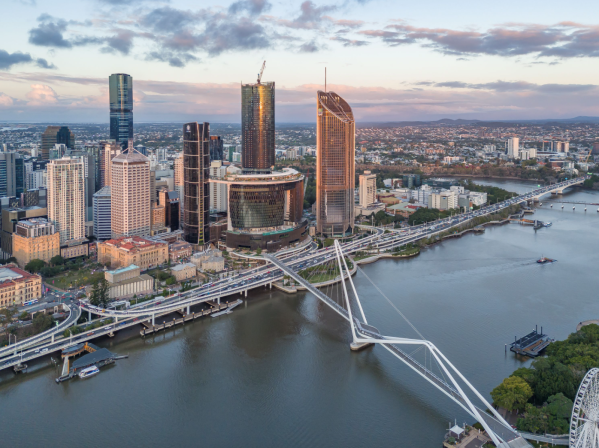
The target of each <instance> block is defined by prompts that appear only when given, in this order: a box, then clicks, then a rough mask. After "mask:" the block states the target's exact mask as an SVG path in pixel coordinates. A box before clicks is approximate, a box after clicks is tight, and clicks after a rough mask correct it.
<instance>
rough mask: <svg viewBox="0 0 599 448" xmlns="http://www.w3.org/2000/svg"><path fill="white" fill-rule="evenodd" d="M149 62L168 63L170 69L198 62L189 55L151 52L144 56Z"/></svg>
mask: <svg viewBox="0 0 599 448" xmlns="http://www.w3.org/2000/svg"><path fill="white" fill-rule="evenodd" d="M146 59H147V60H149V61H162V62H168V64H169V65H170V66H171V67H185V65H186V64H187V63H188V62H192V61H194V62H195V61H199V59H198V58H197V57H195V56H194V55H193V54H191V53H173V52H164V51H163V52H159V51H153V52H151V53H149V54H148V55H147V56H146Z"/></svg>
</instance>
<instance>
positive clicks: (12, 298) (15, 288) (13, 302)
mask: <svg viewBox="0 0 599 448" xmlns="http://www.w3.org/2000/svg"><path fill="white" fill-rule="evenodd" d="M41 297H42V277H41V276H39V275H37V274H30V273H29V272H27V271H24V270H22V269H20V268H18V267H17V266H16V265H14V264H8V265H6V266H0V308H7V307H12V306H20V305H23V303H25V302H28V301H30V300H33V299H40V298H41Z"/></svg>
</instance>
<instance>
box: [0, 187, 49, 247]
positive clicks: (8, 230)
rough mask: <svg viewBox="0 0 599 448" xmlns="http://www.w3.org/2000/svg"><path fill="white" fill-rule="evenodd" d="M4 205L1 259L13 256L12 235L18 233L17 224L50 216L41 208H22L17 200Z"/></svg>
mask: <svg viewBox="0 0 599 448" xmlns="http://www.w3.org/2000/svg"><path fill="white" fill-rule="evenodd" d="M5 199H8V198H0V203H2V220H1V221H2V232H1V233H0V247H1V248H2V254H1V258H3V259H6V258H9V257H11V256H12V235H13V233H15V232H16V231H17V223H18V222H19V221H23V220H24V219H30V218H45V217H47V216H48V209H47V208H45V207H39V206H30V207H22V206H21V205H19V204H20V201H19V200H17V199H16V198H10V200H9V201H7V202H5Z"/></svg>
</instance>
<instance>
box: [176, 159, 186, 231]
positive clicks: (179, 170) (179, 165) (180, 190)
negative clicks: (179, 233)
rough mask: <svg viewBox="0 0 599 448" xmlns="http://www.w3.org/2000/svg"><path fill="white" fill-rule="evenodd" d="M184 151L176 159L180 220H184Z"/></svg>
mask: <svg viewBox="0 0 599 448" xmlns="http://www.w3.org/2000/svg"><path fill="white" fill-rule="evenodd" d="M183 185H184V181H183V153H180V154H179V155H178V156H177V158H176V159H175V191H176V192H177V193H179V221H180V222H181V223H182V222H183V214H184V212H183V203H184V201H183V196H184V194H183V193H184V192H183Z"/></svg>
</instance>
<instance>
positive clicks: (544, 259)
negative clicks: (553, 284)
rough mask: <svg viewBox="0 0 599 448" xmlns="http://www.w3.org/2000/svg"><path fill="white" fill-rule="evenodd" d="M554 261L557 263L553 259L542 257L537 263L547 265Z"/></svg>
mask: <svg viewBox="0 0 599 448" xmlns="http://www.w3.org/2000/svg"><path fill="white" fill-rule="evenodd" d="M554 261H557V260H554V259H553V258H547V257H541V258H539V259H538V260H537V263H540V264H545V263H553V262H554Z"/></svg>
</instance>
